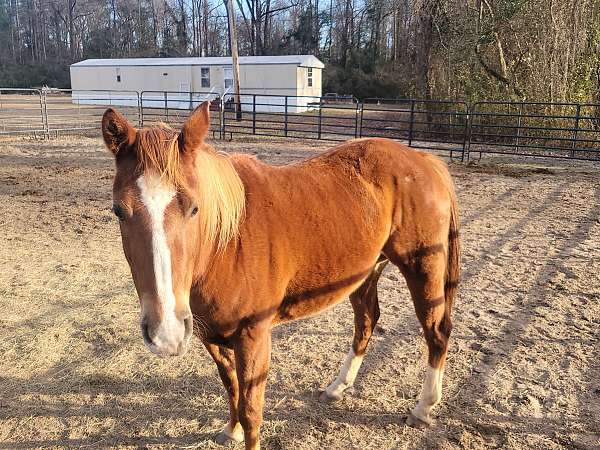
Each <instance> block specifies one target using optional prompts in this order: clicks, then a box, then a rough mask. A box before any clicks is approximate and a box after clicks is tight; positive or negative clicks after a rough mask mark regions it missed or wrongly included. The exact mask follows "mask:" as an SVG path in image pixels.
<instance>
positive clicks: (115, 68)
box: [71, 55, 324, 112]
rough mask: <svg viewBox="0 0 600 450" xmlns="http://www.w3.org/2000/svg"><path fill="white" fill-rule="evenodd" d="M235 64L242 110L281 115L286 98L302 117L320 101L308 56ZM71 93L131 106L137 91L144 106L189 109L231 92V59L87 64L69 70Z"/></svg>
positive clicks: (317, 73)
mask: <svg viewBox="0 0 600 450" xmlns="http://www.w3.org/2000/svg"><path fill="white" fill-rule="evenodd" d="M239 63H240V89H241V92H242V104H243V109H245V110H252V108H253V107H255V108H256V110H257V111H280V110H283V105H284V103H285V96H289V97H288V99H287V103H288V107H289V111H290V112H301V111H306V110H307V108H310V105H311V104H313V103H314V102H316V101H317V102H318V100H319V98H320V97H321V79H322V77H321V75H322V70H323V67H324V66H323V63H322V62H321V61H319V60H318V59H317V58H316V57H314V56H312V55H285V56H242V57H240V58H239ZM71 89H72V90H73V101H77V102H79V103H92V104H108V103H110V104H113V105H132V102H134V101H137V97H136V95H135V94H134V93H135V92H139V93H140V94H141V96H142V97H141V98H142V103H143V105H144V106H150V107H163V106H168V107H169V108H181V109H188V108H191V107H192V106H195V105H196V104H197V103H198V102H199V101H202V100H204V99H205V98H210V99H213V98H215V97H217V96H223V95H224V96H225V97H227V96H228V94H231V93H232V91H233V70H232V62H231V57H198V58H127V59H87V60H85V61H81V62H78V63H75V64H72V65H71ZM99 91H104V93H102V92H99ZM126 91H130V92H131V93H130V94H129V95H128V93H127V92H126ZM165 92H166V93H167V94H166V95H165ZM254 96H256V97H254ZM109 97H110V98H109ZM254 98H256V101H255V102H254V103H256V106H253V104H252V103H253V101H254Z"/></svg>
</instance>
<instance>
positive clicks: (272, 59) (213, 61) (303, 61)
mask: <svg viewBox="0 0 600 450" xmlns="http://www.w3.org/2000/svg"><path fill="white" fill-rule="evenodd" d="M239 61H240V65H254V64H256V65H261V64H286V65H287V64H292V65H297V66H302V67H316V68H320V69H322V68H323V67H325V66H324V64H323V63H322V62H321V61H319V59H318V58H316V57H315V56H313V55H281V56H240V58H239ZM231 64H232V62H231V57H230V56H207V57H189V58H120V59H86V60H84V61H80V62H77V63H75V64H71V66H72V67H93V66H120V67H123V66H227V65H231Z"/></svg>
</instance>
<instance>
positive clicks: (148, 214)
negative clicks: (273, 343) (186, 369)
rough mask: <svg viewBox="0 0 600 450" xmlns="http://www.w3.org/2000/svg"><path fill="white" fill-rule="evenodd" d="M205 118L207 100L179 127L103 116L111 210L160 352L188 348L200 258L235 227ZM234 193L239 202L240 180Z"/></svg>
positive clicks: (144, 324) (147, 333) (152, 344)
mask: <svg viewBox="0 0 600 450" xmlns="http://www.w3.org/2000/svg"><path fill="white" fill-rule="evenodd" d="M209 123H210V122H209V104H208V103H207V102H205V103H203V104H202V105H200V106H199V107H198V108H197V109H196V110H195V111H194V112H193V113H192V115H191V116H190V117H189V119H188V120H187V121H186V123H185V124H184V126H183V128H182V130H181V132H179V133H178V132H176V131H174V130H173V129H171V128H169V127H167V126H165V125H162V126H155V127H151V128H143V129H139V130H138V129H136V128H134V127H133V126H132V125H131V124H130V123H129V122H128V121H127V119H126V118H125V117H124V116H122V115H121V114H119V113H118V112H117V111H115V110H113V109H108V110H107V111H106V112H105V113H104V117H103V118H102V134H103V137H104V142H105V143H106V146H107V147H108V149H109V150H110V151H111V152H112V153H113V154H114V156H115V163H116V175H115V180H114V185H113V211H114V213H115V215H116V216H117V217H118V218H119V225H120V228H121V238H122V242H123V250H124V252H125V257H126V258H127V262H128V263H129V266H130V268H131V273H132V276H133V281H134V284H135V287H136V290H137V293H138V297H139V300H140V305H141V328H142V334H143V337H144V342H145V343H146V345H147V346H148V348H149V349H150V350H151V351H152V352H153V353H156V354H157V355H160V356H174V355H181V354H183V353H185V351H186V348H187V344H188V342H189V340H190V338H191V335H192V331H193V319H192V314H191V311H190V304H189V297H190V290H191V287H192V285H193V283H194V282H195V281H197V278H198V276H199V274H198V273H197V272H198V264H199V261H200V260H202V259H206V258H207V253H210V252H213V251H215V250H218V248H219V247H220V246H221V245H222V243H223V242H225V241H226V239H228V238H229V237H230V236H231V235H233V234H234V232H235V230H236V229H237V222H238V219H239V216H240V214H241V209H243V206H242V207H241V208H238V210H237V211H238V212H237V213H231V214H229V215H228V216H227V217H221V215H223V214H225V213H227V211H224V208H223V207H222V206H215V202H219V200H221V203H223V202H224V203H227V199H225V200H223V199H222V198H220V197H219V195H218V194H219V192H220V193H221V194H222V193H223V191H224V189H223V187H222V184H223V183H220V184H219V183H216V182H215V181H214V180H212V179H213V178H215V177H217V178H218V175H219V170H218V169H214V168H215V167H217V168H218V167H221V166H222V165H223V164H224V163H223V162H220V161H222V160H223V161H224V160H227V158H225V157H222V156H220V155H217V154H216V153H215V152H214V150H212V148H211V147H210V146H208V145H206V144H205V143H204V137H205V136H206V134H207V132H208V128H209ZM227 163H229V162H228V160H227ZM229 166H231V164H230V163H229ZM237 180H238V181H239V177H238V178H237ZM234 184H235V183H234ZM238 184H239V186H241V182H239V183H238ZM217 185H220V188H219V186H217ZM215 186H217V187H215ZM215 189H217V190H218V191H219V192H217V193H216V194H215V192H214V190H215ZM219 189H220V190H219ZM238 190H239V189H238ZM235 196H236V198H237V199H238V203H239V202H240V201H241V203H242V205H243V187H241V194H240V193H239V192H237V193H236V194H235ZM219 213H220V214H221V215H220V214H219Z"/></svg>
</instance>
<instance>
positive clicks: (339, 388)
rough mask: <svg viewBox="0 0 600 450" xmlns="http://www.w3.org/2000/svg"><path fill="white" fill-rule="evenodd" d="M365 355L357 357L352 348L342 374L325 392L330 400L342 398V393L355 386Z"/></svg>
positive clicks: (341, 371)
mask: <svg viewBox="0 0 600 450" xmlns="http://www.w3.org/2000/svg"><path fill="white" fill-rule="evenodd" d="M363 358H364V355H361V356H357V355H355V354H354V350H353V349H352V348H351V349H350V351H349V352H348V355H346V359H345V360H344V364H343V365H342V368H341V369H340V373H339V375H338V376H337V378H336V379H335V381H334V382H333V383H331V384H330V385H329V386H328V387H327V389H325V392H326V393H327V396H328V397H329V398H335V399H339V398H341V397H342V393H343V392H344V391H345V390H346V389H348V388H349V387H350V386H352V385H353V384H354V380H355V379H356V375H357V374H358V369H360V366H361V364H362V361H363Z"/></svg>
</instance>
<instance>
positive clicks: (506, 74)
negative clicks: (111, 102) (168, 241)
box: [0, 0, 600, 101]
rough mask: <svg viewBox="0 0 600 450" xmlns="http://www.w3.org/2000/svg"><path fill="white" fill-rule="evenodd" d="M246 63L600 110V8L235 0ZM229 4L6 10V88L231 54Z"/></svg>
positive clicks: (25, 0)
mask: <svg viewBox="0 0 600 450" xmlns="http://www.w3.org/2000/svg"><path fill="white" fill-rule="evenodd" d="M234 3H235V14H236V21H237V34H238V41H239V44H238V45H239V52H240V55H280V54H314V55H315V56H317V57H318V58H320V59H321V60H322V61H323V62H324V63H325V65H326V69H325V73H324V81H323V83H324V85H323V90H324V92H338V93H340V94H354V95H356V96H357V97H359V98H363V97H369V96H380V97H418V98H439V99H441V98H444V99H466V100H482V99H514V100H521V99H526V100H531V101H600V23H599V17H600V15H599V7H600V0H235V1H234ZM227 23H228V21H227V13H226V9H225V7H224V4H223V1H222V0H0V43H1V44H2V45H0V87H11V86H13V87H17V86H18V87H23V86H27V87H37V86H41V85H48V86H53V87H69V64H71V63H72V62H76V61H79V60H82V59H86V58H121V57H176V56H223V55H229V54H230V49H229V48H228V27H227Z"/></svg>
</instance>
